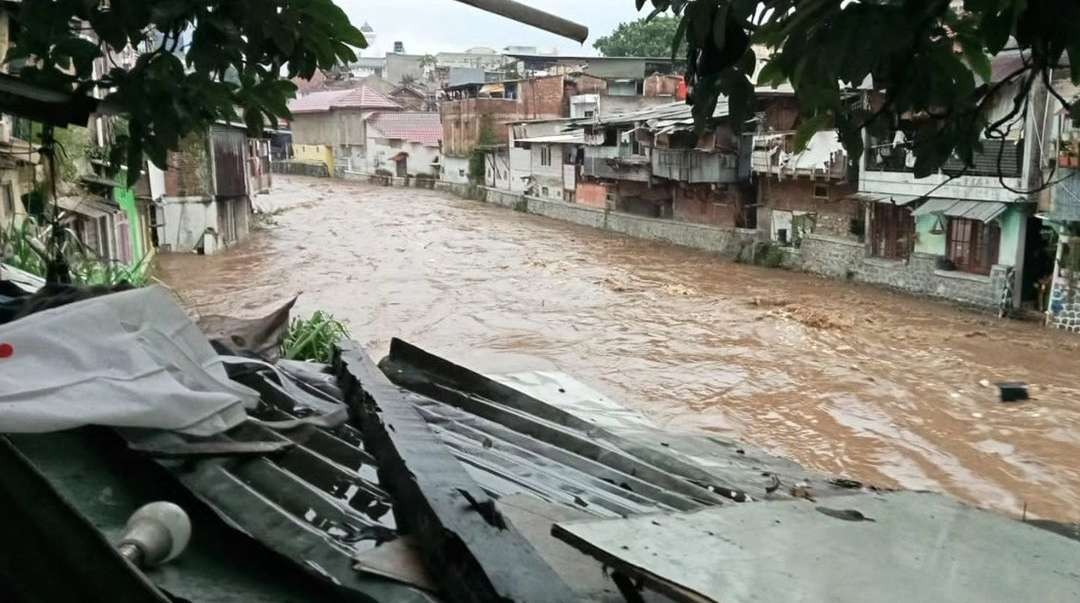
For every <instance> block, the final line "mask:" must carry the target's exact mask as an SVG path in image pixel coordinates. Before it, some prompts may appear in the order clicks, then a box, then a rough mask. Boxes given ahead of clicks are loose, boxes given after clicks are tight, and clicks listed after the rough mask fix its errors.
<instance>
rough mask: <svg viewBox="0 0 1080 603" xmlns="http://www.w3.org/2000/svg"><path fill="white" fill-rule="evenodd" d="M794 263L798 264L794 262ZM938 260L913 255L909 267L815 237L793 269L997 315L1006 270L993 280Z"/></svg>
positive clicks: (995, 272) (857, 246)
mask: <svg viewBox="0 0 1080 603" xmlns="http://www.w3.org/2000/svg"><path fill="white" fill-rule="evenodd" d="M792 259H793V258H792ZM937 260H938V256H936V255H931V254H926V253H913V254H912V255H911V257H909V258H908V259H907V261H900V260H888V259H883V258H874V257H868V256H867V252H866V248H865V246H864V244H863V243H859V242H856V241H849V240H845V239H840V238H835V237H828V236H823V235H819V234H816V233H815V234H810V235H807V236H806V237H805V238H803V241H802V246H801V248H800V249H799V254H798V259H797V261H794V259H793V261H792V262H791V265H792V267H795V268H798V269H801V270H805V271H807V272H813V273H816V274H821V275H824V276H829V277H833V278H843V279H851V280H855V281H859V282H863V283H869V284H873V285H881V286H884V287H888V288H891V289H897V290H901V291H905V292H907V293H914V294H916V295H926V296H930V297H937V298H941V299H947V300H950V301H955V302H959V303H962V304H966V305H970V306H976V307H980V308H986V309H997V308H999V307H1000V305H1001V299H1002V294H1003V292H1004V290H1005V288H1006V286H1007V283H1008V280H1009V268H1008V267H1007V266H994V267H993V269H992V270H991V272H990V275H989V276H985V275H979V274H968V273H964V272H958V271H950V270H939V269H938V268H937Z"/></svg>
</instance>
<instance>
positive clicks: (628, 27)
mask: <svg viewBox="0 0 1080 603" xmlns="http://www.w3.org/2000/svg"><path fill="white" fill-rule="evenodd" d="M678 26H679V21H678V19H675V18H674V17H670V16H666V15H659V14H657V16H655V17H652V18H651V19H639V20H637V21H631V22H630V23H622V24H620V25H619V26H618V27H616V28H615V31H614V32H612V33H611V35H608V36H604V37H602V38H599V39H597V40H596V42H594V43H593V47H594V48H596V49H597V50H599V51H600V54H602V55H604V56H606V57H624V56H625V57H665V56H668V55H669V54H672V53H673V52H677V50H678V48H679V46H681V44H675V46H674V49H675V50H674V51H673V50H672V48H673V46H672V40H674V39H675V38H676V35H675V34H676V29H677V28H678Z"/></svg>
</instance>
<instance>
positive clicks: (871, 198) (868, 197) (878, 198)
mask: <svg viewBox="0 0 1080 603" xmlns="http://www.w3.org/2000/svg"><path fill="white" fill-rule="evenodd" d="M848 199H854V200H856V201H868V202H871V203H885V204H887V205H899V206H901V207H902V206H904V205H908V204H910V203H911V202H913V201H915V200H917V199H922V197H919V196H916V195H886V194H884V193H867V192H860V193H855V194H854V195H850V196H848Z"/></svg>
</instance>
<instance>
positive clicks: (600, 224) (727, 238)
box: [434, 180, 1080, 331]
mask: <svg viewBox="0 0 1080 603" xmlns="http://www.w3.org/2000/svg"><path fill="white" fill-rule="evenodd" d="M434 186H435V189H436V190H441V191H445V192H449V193H453V194H455V195H457V196H459V197H464V198H467V199H475V200H478V201H484V202H487V203H491V204H494V205H499V206H502V207H506V208H509V209H513V210H515V211H520V212H525V213H530V214H536V215H539V216H546V217H548V218H554V219H556V220H563V221H565V222H572V223H574V224H581V225H582V226H590V227H593V228H597V229H600V230H608V231H611V232H617V233H620V234H624V235H628V236H632V237H637V238H641V239H650V240H655V241H665V242H668V243H672V244H675V245H681V246H684V247H691V248H694V249H701V250H704V251H709V252H712V253H716V254H719V255H723V256H725V257H730V258H738V259H740V260H742V261H757V260H758V258H759V257H762V256H763V252H764V249H765V247H767V246H766V245H765V243H763V242H762V236H763V234H762V233H760V232H759V231H757V230H750V229H740V228H725V227H718V226H710V225H704V224H693V223H689V222H680V221H675V220H666V219H660V218H647V217H644V216H636V215H633V214H627V213H622V212H616V211H611V210H607V209H599V208H595V207H589V206H586V205H582V204H579V203H568V202H565V201H555V200H552V199H540V198H537V197H527V196H525V195H522V194H519V193H512V192H510V191H505V190H499V189H493V188H487V187H479V186H475V185H471V184H463V183H457V182H447V181H444V180H440V181H436V182H435V185H434ZM779 251H780V255H779V257H778V258H777V259H778V262H777V263H778V264H779V266H781V267H784V268H790V269H793V270H803V271H806V272H813V273H816V274H821V275H824V276H828V277H832V278H839V279H848V280H855V281H859V282H864V283H869V284H874V285H881V286H884V287H887V288H890V289H898V290H901V291H904V292H908V293H914V294H916V295H926V296H930V297H937V298H942V299H947V300H951V301H955V302H959V303H962V304H965V305H969V306H976V307H980V308H986V309H996V308H999V307H1001V303H1002V297H1003V295H1004V293H1005V289H1006V286H1007V283H1008V281H1009V273H1010V269H1009V268H1008V267H1007V266H994V268H993V270H992V271H991V273H990V275H989V276H983V275H975V274H967V273H963V272H957V271H946V270H939V269H938V268H937V260H938V256H935V255H930V254H925V253H913V254H912V255H911V257H910V258H909V259H908V260H906V261H894V260H886V259H881V258H873V257H867V252H866V247H865V245H864V244H863V243H860V242H857V241H851V240H848V239H843V238H838V237H829V236H824V235H819V234H809V235H806V236H805V237H803V239H802V243H801V247H800V248H799V249H791V248H785V249H781V250H779ZM1076 306H1077V307H1076V308H1075V312H1074V313H1073V314H1072V315H1070V316H1071V317H1073V318H1074V321H1073V322H1074V324H1075V325H1076V330H1078V331H1080V302H1078V303H1077V304H1076ZM1069 326H1071V325H1069Z"/></svg>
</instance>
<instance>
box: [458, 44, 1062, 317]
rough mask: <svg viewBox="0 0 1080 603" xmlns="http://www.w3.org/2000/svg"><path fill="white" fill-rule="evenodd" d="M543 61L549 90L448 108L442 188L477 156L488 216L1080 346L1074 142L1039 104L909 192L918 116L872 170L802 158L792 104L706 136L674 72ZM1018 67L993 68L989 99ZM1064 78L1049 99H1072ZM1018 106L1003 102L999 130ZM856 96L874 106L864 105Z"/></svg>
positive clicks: (810, 155) (760, 94) (719, 122)
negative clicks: (899, 297) (532, 219)
mask: <svg viewBox="0 0 1080 603" xmlns="http://www.w3.org/2000/svg"><path fill="white" fill-rule="evenodd" d="M529 58H530V57H524V58H523V61H524V62H525V64H526V67H528V66H529V64H528V60H529ZM552 60H554V59H551V58H549V59H548V61H549V62H548V63H545V64H541V65H539V66H538V67H540V68H541V69H543V70H544V74H543V75H539V76H533V77H527V78H523V79H520V80H514V81H506V82H500V83H498V84H497V85H493V84H491V83H488V84H484V85H481V86H474V87H471V88H470V87H459V88H455V89H450V90H448V96H447V99H446V100H444V101H443V102H442V103H441V105H440V111H441V115H442V126H443V152H444V160H443V161H444V168H448V169H444V172H443V179H444V180H446V181H448V182H449V183H463V182H465V181H466V180H467V178H468V165H467V163H468V159H469V158H470V157H473V156H474V154H475V153H477V152H482V153H483V154H484V158H485V165H486V169H485V173H484V175H483V178H484V179H483V182H482V183H480V182H476V184H482V187H483V189H484V191H485V195H486V196H487V198H488V200H492V199H496V200H502V201H505V204H507V205H515V206H518V207H521V205H520V204H519V201H515V200H516V199H519V198H520V200H524V201H525V202H526V205H527V206H528V207H529V211H532V208H533V206H535V207H536V208H537V209H538V211H537V213H545V214H548V215H554V216H556V217H561V218H564V219H569V220H573V221H577V222H581V223H587V224H592V225H597V226H602V227H605V228H609V229H613V230H618V231H620V232H625V233H628V234H633V235H637V236H643V237H649V238H657V239H663V240H668V241H671V242H675V243H679V244H684V245H689V246H694V247H699V248H703V249H707V250H710V251H716V252H720V253H723V254H726V255H729V256H739V255H742V256H743V257H754V258H762V257H767V258H769V259H770V262H771V263H774V264H781V265H783V266H785V267H788V268H792V269H797V270H805V271H808V272H813V273H817V274H822V275H826V276H830V277H836V278H842V279H849V280H854V281H860V282H866V283H872V284H877V285H882V286H887V287H890V288H894V289H898V290H902V291H906V292H910V293H913V294H917V295H924V296H929V297H936V298H942V299H947V300H952V301H956V302H960V303H963V304H966V305H971V306H976V307H981V308H984V309H991V310H997V311H999V312H1002V313H1014V312H1016V311H1027V312H1032V311H1038V312H1044V313H1045V314H1046V316H1047V320H1048V322H1050V323H1051V324H1054V325H1056V326H1059V327H1063V328H1070V329H1072V330H1080V299H1076V300H1075V301H1074V296H1075V294H1076V292H1077V291H1078V290H1080V182H1078V180H1077V178H1076V169H1077V167H1078V166H1080V160H1077V159H1076V157H1077V155H1078V153H1080V148H1078V147H1077V140H1078V139H1080V132H1078V130H1076V129H1074V128H1073V126H1072V124H1071V122H1070V121H1069V120H1068V119H1067V116H1065V115H1064V114H1063V113H1062V111H1061V105H1060V103H1058V102H1057V100H1056V99H1055V98H1054V97H1053V96H1052V95H1049V94H1048V93H1047V90H1046V88H1045V87H1041V86H1036V87H1035V88H1034V89H1033V90H1032V92H1031V95H1032V98H1031V99H1030V100H1031V102H1029V103H1028V106H1029V108H1028V110H1027V112H1026V113H1025V114H1024V115H1023V116H1022V119H1021V120H1019V121H1018V122H1017V123H1016V124H1014V125H1013V127H1012V128H1011V129H1009V130H1008V132H1007V133H1006V135H1005V136H1004V138H1002V139H995V140H984V141H983V143H982V149H981V151H980V152H979V153H977V155H976V157H975V162H974V165H973V166H969V167H967V168H965V166H964V165H963V164H962V163H961V162H960V161H959V160H957V159H954V160H951V161H948V162H946V163H945V165H944V166H943V167H942V169H941V170H940V171H939V173H937V174H934V175H931V176H928V177H926V178H921V179H918V178H915V176H914V156H913V154H912V152H911V145H910V144H909V140H910V137H911V135H912V133H913V132H914V130H915V129H916V128H917V127H919V118H918V116H901V117H900V118H899V119H897V120H896V121H895V122H894V123H892V124H890V128H889V131H888V134H887V135H886V136H884V137H882V138H877V137H872V136H870V135H869V134H867V135H865V153H864V154H863V156H862V157H858V158H856V159H855V160H854V161H849V158H848V156H847V153H846V151H845V150H844V147H843V146H842V145H841V144H840V142H839V138H838V136H837V134H836V132H832V131H824V132H818V133H817V134H816V135H814V136H813V137H812V139H811V140H810V142H809V144H808V145H807V147H806V148H805V149H804V150H803V151H801V152H795V145H794V137H795V131H796V130H797V129H798V127H799V126H800V125H801V121H800V116H799V111H798V106H797V103H796V99H795V96H794V93H793V91H792V90H791V88H790V87H787V86H780V87H778V88H765V87H762V88H759V89H758V90H757V98H756V102H757V111H756V120H755V124H754V125H753V126H752V127H751V128H750V130H751V132H750V133H748V134H744V135H737V134H736V132H737V131H738V128H735V127H733V124H731V123H730V120H729V119H728V115H727V107H726V104H725V103H724V102H723V101H721V102H720V103H719V105H718V107H717V111H716V113H715V114H714V116H713V119H712V120H711V121H710V123H709V125H708V127H707V128H706V130H705V132H704V134H703V135H701V136H698V135H696V134H695V129H694V124H693V120H692V119H691V116H690V109H689V107H687V106H686V105H685V103H684V102H681V98H682V97H681V96H680V94H681V93H684V92H683V91H684V90H685V88H683V87H682V86H681V85H679V83H678V81H677V79H675V81H674V83H672V80H673V78H672V77H671V76H670V75H668V74H669V73H670V71H667V72H660V71H652V72H650V71H649V70H650V69H655V68H656V65H657V63H656V61H659V60H655V61H654V60H652V59H642V60H639V62H638V63H636V64H632V65H631V64H629V63H628V62H626V63H625V64H624V61H626V60H623V59H619V60H618V61H620V63H619V64H616V65H613V64H611V63H607V62H606V61H608V59H591V60H590V61H588V62H587V63H585V64H584V65H583V66H582V65H579V66H578V67H577V68H576V69H565V70H564V71H563V72H559V70H558V65H556V66H555V67H556V69H552V67H553V65H552V64H551V63H550V61H552ZM1021 60H1022V59H1021V57H1020V55H1019V53H1018V52H1016V51H1009V50H1006V51H1004V52H1003V53H1001V54H1000V55H999V56H997V57H995V58H994V60H993V62H992V66H993V69H992V82H989V83H996V82H997V81H999V80H1000V79H1002V78H1004V77H1005V75H1007V74H1008V73H1010V72H1011V71H1013V70H1014V69H1015V67H1016V65H1017V62H1018V61H1021ZM650 61H652V63H651V64H650V63H649V62H650ZM596 65H600V67H596ZM564 66H565V65H564ZM668 66H669V67H670V64H668ZM533 67H537V66H536V65H533ZM526 71H527V69H526ZM597 72H601V73H602V74H603V75H591V73H597ZM552 73H555V74H552ZM1062 78H1063V79H1065V80H1066V81H1058V80H1059V78H1055V81H1054V85H1055V89H1057V90H1064V91H1065V95H1066V96H1068V94H1070V93H1071V94H1073V95H1075V94H1076V90H1073V89H1072V88H1071V86H1070V85H1069V84H1068V83H1067V78H1065V77H1064V75H1063V76H1062ZM635 81H636V82H637V83H636V84H635V83H633V82H635ZM650 81H652V82H653V84H652V86H651V87H650V85H649V82H650ZM624 82H631V83H629V84H624ZM485 91H486V92H487V93H486V94H485ZM628 91H633V95H629V96H627V95H625V93H626V92H628ZM1015 93H1016V88H1015V85H1014V84H1010V85H1005V86H1002V87H1001V89H1000V91H999V92H998V93H997V94H996V95H995V98H994V99H993V101H992V103H991V106H990V107H989V109H988V110H989V112H990V114H991V116H994V115H1002V114H1004V113H1006V112H1007V111H1008V110H1009V108H1010V107H1011V106H1012V102H1013V96H1014V95H1015ZM848 96H849V101H850V102H853V103H864V104H865V105H866V106H867V107H868V108H871V109H873V108H874V107H876V106H878V103H880V102H881V99H880V98H878V97H876V96H875V95H874V94H873V93H870V92H867V91H863V90H859V89H853V90H849V91H848ZM613 100H614V101H616V102H612V101H613ZM991 121H993V120H991ZM485 130H486V131H487V132H488V133H487V134H486V135H485V134H484V132H485ZM744 130H745V129H744ZM1049 179H1053V182H1054V184H1053V185H1052V186H1050V187H1040V184H1041V183H1043V182H1046V181H1048V180H1049ZM444 186H448V185H444ZM1040 188H1042V190H1039V189H1040ZM553 204H559V205H558V207H556V206H555V205H553ZM584 209H588V210H591V211H589V212H583V211H581V210H584ZM763 251H766V252H767V253H763ZM1074 274H1075V275H1076V276H1073V275H1074Z"/></svg>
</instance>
